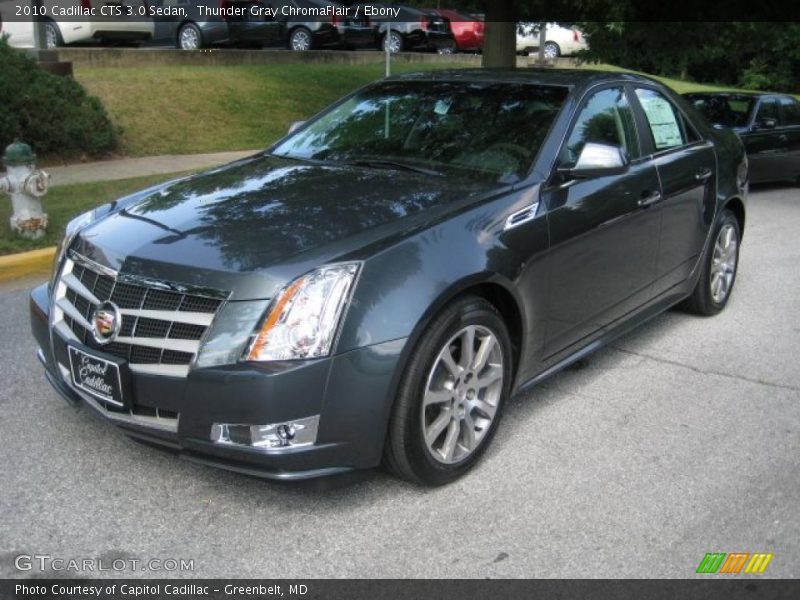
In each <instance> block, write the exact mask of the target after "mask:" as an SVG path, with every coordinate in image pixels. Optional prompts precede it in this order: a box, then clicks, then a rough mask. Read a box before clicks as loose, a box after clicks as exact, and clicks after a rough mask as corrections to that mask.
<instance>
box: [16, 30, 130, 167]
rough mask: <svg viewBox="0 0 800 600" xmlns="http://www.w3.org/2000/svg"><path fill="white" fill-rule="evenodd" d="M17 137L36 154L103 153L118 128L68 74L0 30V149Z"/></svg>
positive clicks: (112, 142) (110, 146) (113, 144)
mask: <svg viewBox="0 0 800 600" xmlns="http://www.w3.org/2000/svg"><path fill="white" fill-rule="evenodd" d="M15 138H19V139H20V140H22V141H25V142H27V143H28V144H30V145H31V146H33V148H34V150H35V151H36V152H37V153H39V154H40V155H58V156H61V157H74V156H78V157H80V156H81V155H84V154H86V155H89V156H102V155H104V154H107V153H109V152H111V151H113V150H114V149H115V148H116V147H117V143H118V136H117V131H116V129H115V128H114V126H113V125H112V124H111V121H110V120H109V119H108V116H107V115H106V112H105V109H104V108H103V105H102V104H101V103H100V101H99V100H98V99H97V98H95V97H93V96H89V95H88V94H87V93H86V90H84V89H83V87H82V86H81V85H80V84H79V83H78V82H77V81H75V80H74V79H72V78H71V77H58V76H56V75H51V74H50V73H47V72H45V71H43V70H42V69H40V68H39V67H38V66H37V65H36V63H35V62H34V61H33V60H32V59H30V58H28V57H27V56H25V55H24V54H22V53H21V52H20V51H18V50H14V49H12V48H11V47H9V45H8V44H7V42H6V40H5V38H3V37H2V36H0V152H2V150H3V148H5V147H6V146H7V145H8V144H10V143H11V142H13V141H14V139H15Z"/></svg>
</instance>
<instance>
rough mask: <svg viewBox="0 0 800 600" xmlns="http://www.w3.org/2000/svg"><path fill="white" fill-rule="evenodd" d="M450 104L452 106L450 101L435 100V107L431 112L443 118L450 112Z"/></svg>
mask: <svg viewBox="0 0 800 600" xmlns="http://www.w3.org/2000/svg"><path fill="white" fill-rule="evenodd" d="M451 104H452V102H451V101H450V100H437V101H436V106H435V107H434V109H433V112H435V113H436V114H437V115H439V116H441V117H443V116H445V115H446V114H447V113H449V112H450V105H451Z"/></svg>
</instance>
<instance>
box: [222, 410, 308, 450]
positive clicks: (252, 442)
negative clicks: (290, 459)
mask: <svg viewBox="0 0 800 600" xmlns="http://www.w3.org/2000/svg"><path fill="white" fill-rule="evenodd" d="M318 424H319V415H316V416H313V417H308V418H305V419H296V420H294V421H287V422H284V423H271V424H269V425H242V424H232V423H214V425H212V426H211V441H212V442H214V443H215V444H227V445H231V446H247V447H250V448H259V449H262V450H281V449H283V448H297V447H299V446H311V445H313V444H314V443H315V442H316V441H317V426H318Z"/></svg>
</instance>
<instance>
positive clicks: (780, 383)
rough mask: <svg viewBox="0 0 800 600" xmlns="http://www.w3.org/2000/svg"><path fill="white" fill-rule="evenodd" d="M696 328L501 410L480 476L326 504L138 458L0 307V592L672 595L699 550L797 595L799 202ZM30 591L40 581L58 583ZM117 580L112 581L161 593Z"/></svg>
mask: <svg viewBox="0 0 800 600" xmlns="http://www.w3.org/2000/svg"><path fill="white" fill-rule="evenodd" d="M748 208H749V213H748V223H747V227H746V231H745V237H744V245H743V248H742V253H741V263H740V271H739V278H738V280H737V283H736V287H735V291H734V295H733V297H732V300H731V303H730V304H729V306H728V309H727V310H726V311H725V312H724V313H723V314H722V315H720V316H718V317H716V318H713V319H702V318H697V317H691V316H688V315H685V314H682V313H679V312H675V311H672V312H669V313H667V314H664V315H662V316H660V317H658V318H656V319H655V320H653V321H652V322H650V323H649V324H648V325H646V326H645V327H643V328H641V329H639V330H637V331H636V332H634V333H632V334H630V335H628V336H626V337H624V338H622V339H621V340H618V341H617V342H616V343H615V344H614V346H613V347H610V348H606V349H604V350H602V351H600V352H599V353H597V354H595V355H594V356H593V357H591V358H590V359H589V360H588V361H587V362H586V363H584V364H583V365H581V366H579V367H578V368H573V369H571V370H569V371H566V372H563V373H561V374H559V375H557V376H556V377H554V378H552V379H550V380H549V381H547V382H546V383H544V384H543V385H541V386H539V387H537V388H534V389H533V390H532V391H531V392H529V393H526V394H524V395H521V396H518V397H516V398H514V399H513V401H512V402H511V403H510V405H509V407H508V410H507V412H506V414H505V417H504V422H503V423H502V426H501V428H500V431H499V432H498V436H497V438H496V439H495V442H494V444H493V446H492V448H491V449H490V451H489V453H488V454H487V456H486V459H485V460H484V461H483V462H482V464H481V465H480V466H479V468H477V469H476V470H474V471H473V472H472V473H471V474H469V475H468V476H467V477H466V478H464V479H462V480H460V481H459V482H457V483H455V484H453V485H450V486H449V487H445V488H441V489H436V490H426V489H420V488H418V487H415V486H412V485H410V484H406V483H403V482H401V481H398V480H395V479H392V478H391V477H388V476H386V475H384V474H381V473H376V474H371V475H369V476H368V477H367V478H365V479H364V480H362V481H360V482H356V483H353V484H351V485H348V486H344V487H340V488H337V489H332V490H324V491H323V490H318V489H313V488H306V487H297V486H286V485H279V484H274V483H269V482H264V481H260V480H255V479H249V478H245V477H241V476H238V475H234V474H230V473H227V472H223V471H218V470H214V469H211V468H207V467H203V466H198V465H195V464H191V463H188V462H186V461H182V460H179V459H177V458H175V457H173V456H171V455H169V454H165V453H162V452H160V451H158V450H154V449H151V448H149V447H145V446H142V445H140V444H137V443H135V442H133V441H130V440H129V439H128V438H126V437H125V436H123V435H122V434H121V433H120V432H119V431H117V430H115V429H114V428H112V427H111V426H109V425H106V424H105V423H103V422H101V421H99V420H98V419H95V418H92V416H91V415H90V413H89V411H88V410H84V411H76V410H75V409H73V408H71V407H69V406H68V405H67V404H66V403H65V402H63V401H62V400H61V399H60V398H59V397H58V396H57V395H56V393H55V392H54V391H52V390H51V389H50V387H49V386H48V384H47V383H46V382H45V379H44V376H43V375H42V372H41V369H40V366H39V364H38V362H37V360H36V358H35V345H34V342H33V339H32V338H31V336H30V334H29V330H28V316H27V310H28V309H27V296H26V291H25V290H24V289H19V288H20V287H22V286H21V285H20V284H17V285H12V286H10V287H6V288H5V289H1V290H0V339H2V341H3V343H2V344H0V365H2V367H0V368H1V369H2V371H1V372H2V387H0V438H1V439H2V444H1V445H0V447H1V448H2V450H1V451H0V454H1V455H2V460H0V480H1V481H2V485H0V577H9V576H42V575H43V574H42V573H40V572H38V571H36V570H34V571H29V572H18V571H15V569H14V557H15V556H17V555H19V554H48V555H51V556H53V557H62V558H66V559H69V558H77V559H80V558H84V557H100V558H105V559H106V560H108V561H110V560H112V559H115V558H123V559H124V558H137V559H141V560H148V559H150V558H160V559H164V558H178V559H179V558H184V559H193V560H194V571H192V572H183V573H175V574H176V575H184V576H195V577H218V576H236V577H265V578H271V577H287V578H294V577H691V576H693V575H694V572H695V568H696V567H697V565H698V563H699V562H700V560H701V559H702V558H703V556H704V554H705V553H706V552H771V553H773V554H774V558H773V559H772V562H771V563H770V564H769V567H768V569H767V571H766V573H765V576H772V577H799V576H800V510H798V507H800V461H799V460H798V456H800V367H799V366H798V365H800V358H799V357H800V268H798V265H800V238H799V237H798V231H800V188H797V187H770V188H761V189H760V190H756V191H754V192H753V193H752V194H751V197H750V204H749V207H748ZM64 574H65V573H55V572H52V571H51V572H48V573H44V575H57V576H58V575H64ZM162 574H163V573H151V572H142V571H137V572H131V571H130V570H126V571H123V572H121V573H120V575H125V576H153V575H157V576H160V575H162Z"/></svg>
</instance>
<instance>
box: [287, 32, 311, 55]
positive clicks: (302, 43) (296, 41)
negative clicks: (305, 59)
mask: <svg viewBox="0 0 800 600" xmlns="http://www.w3.org/2000/svg"><path fill="white" fill-rule="evenodd" d="M312 42H313V39H312V37H311V32H310V31H309V30H308V29H306V28H305V27H298V28H297V29H295V30H294V31H292V35H290V36H289V48H290V49H291V50H294V51H295V52H306V51H307V50H311V47H312V45H313V44H312Z"/></svg>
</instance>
